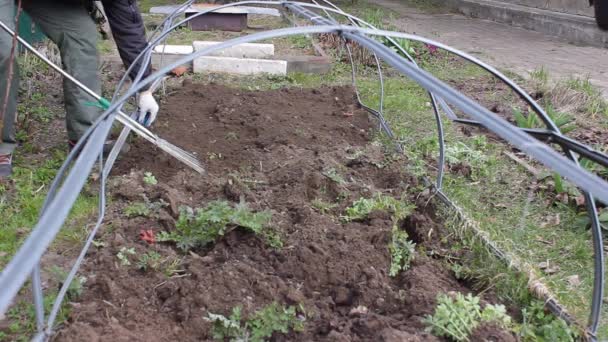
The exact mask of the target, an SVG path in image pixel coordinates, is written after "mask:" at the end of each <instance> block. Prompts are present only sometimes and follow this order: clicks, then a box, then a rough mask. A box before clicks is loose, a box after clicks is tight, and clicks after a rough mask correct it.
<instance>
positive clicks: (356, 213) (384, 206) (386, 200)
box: [342, 193, 414, 222]
mask: <svg viewBox="0 0 608 342" xmlns="http://www.w3.org/2000/svg"><path fill="white" fill-rule="evenodd" d="M413 208H414V207H413V206H412V205H410V204H408V203H405V202H404V201H400V200H398V199H395V198H393V197H391V196H386V195H383V194H381V193H378V194H376V195H375V196H374V197H372V198H363V197H362V198H360V199H358V200H356V201H355V202H354V203H353V204H352V206H350V207H348V208H346V213H345V215H343V216H342V219H343V220H345V221H355V220H361V219H364V218H366V217H367V215H369V214H370V213H371V212H372V211H374V210H382V211H386V212H389V213H391V214H392V215H393V220H394V221H395V222H397V221H399V220H402V219H404V218H405V217H406V216H407V215H409V214H410V213H411V211H412V209H413Z"/></svg>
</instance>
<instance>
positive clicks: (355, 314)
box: [348, 305, 369, 317]
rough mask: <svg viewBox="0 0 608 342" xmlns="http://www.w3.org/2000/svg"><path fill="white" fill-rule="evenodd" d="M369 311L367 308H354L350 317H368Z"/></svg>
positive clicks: (361, 306) (360, 306)
mask: <svg viewBox="0 0 608 342" xmlns="http://www.w3.org/2000/svg"><path fill="white" fill-rule="evenodd" d="M368 311H369V310H368V309H367V307H365V306H363V305H359V306H357V307H356V308H352V309H351V310H350V312H349V313H348V315H349V316H351V317H361V316H365V315H367V313H368Z"/></svg>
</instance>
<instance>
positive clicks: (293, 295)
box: [285, 289, 304, 305]
mask: <svg viewBox="0 0 608 342" xmlns="http://www.w3.org/2000/svg"><path fill="white" fill-rule="evenodd" d="M285 300H287V303H288V304H291V305H294V304H300V303H302V302H304V295H303V294H302V292H301V291H300V290H294V289H289V291H288V292H287V295H285Z"/></svg>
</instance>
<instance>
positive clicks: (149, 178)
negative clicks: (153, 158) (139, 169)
mask: <svg viewBox="0 0 608 342" xmlns="http://www.w3.org/2000/svg"><path fill="white" fill-rule="evenodd" d="M144 183H146V184H148V185H156V184H158V181H157V180H156V177H154V175H153V174H152V172H146V173H144Z"/></svg>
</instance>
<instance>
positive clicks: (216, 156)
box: [207, 152, 224, 160]
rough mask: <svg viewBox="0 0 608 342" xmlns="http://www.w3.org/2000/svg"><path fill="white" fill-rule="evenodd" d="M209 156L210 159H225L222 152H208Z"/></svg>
mask: <svg viewBox="0 0 608 342" xmlns="http://www.w3.org/2000/svg"><path fill="white" fill-rule="evenodd" d="M207 158H208V159H209V160H222V159H224V156H222V154H221V153H215V152H207Z"/></svg>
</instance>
